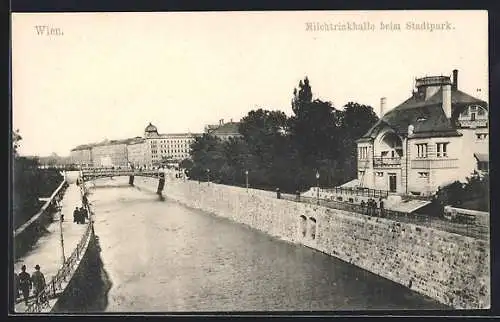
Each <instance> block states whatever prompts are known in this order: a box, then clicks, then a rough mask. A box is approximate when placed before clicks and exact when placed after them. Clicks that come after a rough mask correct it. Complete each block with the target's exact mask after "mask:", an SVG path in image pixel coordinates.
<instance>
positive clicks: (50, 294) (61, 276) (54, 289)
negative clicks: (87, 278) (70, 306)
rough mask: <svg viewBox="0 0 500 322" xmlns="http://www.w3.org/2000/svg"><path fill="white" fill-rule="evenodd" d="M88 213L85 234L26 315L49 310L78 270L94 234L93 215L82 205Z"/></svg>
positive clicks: (29, 306) (27, 310)
mask: <svg viewBox="0 0 500 322" xmlns="http://www.w3.org/2000/svg"><path fill="white" fill-rule="evenodd" d="M84 189H85V188H84V187H82V194H83V193H84ZM84 206H85V208H86V209H87V211H88V212H89V214H90V216H89V221H88V224H87V227H86V229H85V232H84V234H83V236H82V238H81V239H80V241H79V242H78V244H77V246H76V248H75V249H74V250H73V252H72V253H71V255H70V256H69V257H68V258H67V259H66V260H65V262H64V264H63V266H62V267H61V268H60V269H59V270H58V272H57V273H56V275H55V276H54V277H52V279H51V280H50V282H49V283H48V284H47V285H46V286H45V289H44V290H43V291H41V292H40V294H39V295H38V296H37V297H36V298H35V301H34V302H32V303H30V304H29V305H28V307H27V309H26V312H27V313H40V312H43V311H44V310H47V309H50V300H52V299H55V298H57V297H58V295H59V294H61V293H62V292H63V291H64V289H65V287H66V285H67V284H68V283H69V281H70V280H71V277H72V275H73V273H74V272H75V271H76V269H77V268H78V265H77V264H78V261H79V260H80V258H81V257H82V255H84V254H85V250H86V248H87V247H88V245H89V243H90V238H91V237H92V236H93V234H94V227H93V220H92V218H93V216H94V213H93V212H91V210H90V208H89V207H88V206H87V205H84Z"/></svg>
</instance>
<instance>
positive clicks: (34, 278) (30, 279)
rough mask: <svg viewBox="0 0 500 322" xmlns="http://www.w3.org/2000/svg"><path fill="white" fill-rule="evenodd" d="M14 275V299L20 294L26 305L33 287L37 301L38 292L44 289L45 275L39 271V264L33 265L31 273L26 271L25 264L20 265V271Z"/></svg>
mask: <svg viewBox="0 0 500 322" xmlns="http://www.w3.org/2000/svg"><path fill="white" fill-rule="evenodd" d="M14 275H15V297H16V300H17V299H18V298H19V297H20V296H21V295H22V296H23V299H24V303H26V305H28V299H29V296H30V291H31V290H32V289H33V295H34V296H35V300H36V301H38V297H39V295H40V293H41V292H42V291H43V290H44V289H45V285H46V284H45V276H44V275H43V273H42V272H41V271H40V265H38V264H37V265H36V266H35V271H34V272H33V274H31V276H30V274H29V273H28V272H26V265H23V266H22V267H21V272H20V273H19V274H14Z"/></svg>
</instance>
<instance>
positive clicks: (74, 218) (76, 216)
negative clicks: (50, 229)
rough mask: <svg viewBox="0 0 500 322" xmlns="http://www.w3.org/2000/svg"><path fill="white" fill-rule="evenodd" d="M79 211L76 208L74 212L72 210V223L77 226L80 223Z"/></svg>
mask: <svg viewBox="0 0 500 322" xmlns="http://www.w3.org/2000/svg"><path fill="white" fill-rule="evenodd" d="M79 215H80V210H78V207H75V210H73V222H76V223H77V224H78V223H80V216H79Z"/></svg>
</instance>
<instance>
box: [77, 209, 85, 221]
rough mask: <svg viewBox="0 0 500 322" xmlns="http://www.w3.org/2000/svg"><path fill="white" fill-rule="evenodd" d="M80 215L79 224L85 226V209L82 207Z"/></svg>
mask: <svg viewBox="0 0 500 322" xmlns="http://www.w3.org/2000/svg"><path fill="white" fill-rule="evenodd" d="M78 213H79V216H78V217H79V218H80V222H79V224H84V223H85V209H83V207H80V210H79V211H78Z"/></svg>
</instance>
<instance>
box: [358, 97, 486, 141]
mask: <svg viewBox="0 0 500 322" xmlns="http://www.w3.org/2000/svg"><path fill="white" fill-rule="evenodd" d="M451 102H452V119H451V120H450V119H448V118H447V117H446V115H445V114H444V111H443V108H442V103H443V94H442V89H439V90H438V91H437V92H436V93H435V94H434V95H432V96H431V97H429V98H428V99H425V100H424V99H421V98H418V97H417V96H416V95H414V96H412V97H410V98H408V99H407V100H406V101H404V102H403V103H401V104H400V105H398V106H396V107H395V108H394V109H392V110H391V111H389V112H387V113H386V114H385V115H384V116H383V117H382V118H381V119H380V120H379V121H378V122H377V123H376V124H375V125H374V126H373V127H372V128H371V129H369V130H368V131H367V132H366V133H365V135H363V136H362V137H361V139H360V141H364V140H367V139H373V138H375V137H376V136H377V134H378V132H379V131H380V130H381V129H382V128H384V127H385V126H389V127H391V128H392V129H394V131H395V132H396V133H397V134H399V135H401V136H407V135H408V126H409V125H410V124H411V125H413V126H414V129H413V133H414V137H436V136H438V137H442V136H460V133H458V132H457V131H456V129H455V126H454V124H455V120H456V119H457V118H458V115H459V114H460V113H461V112H462V111H463V109H464V108H465V106H468V105H470V104H478V105H481V106H483V107H485V108H487V104H486V102H484V101H482V100H480V99H477V98H475V97H473V96H470V95H469V94H466V93H464V92H462V91H460V90H457V89H452V91H451Z"/></svg>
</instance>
